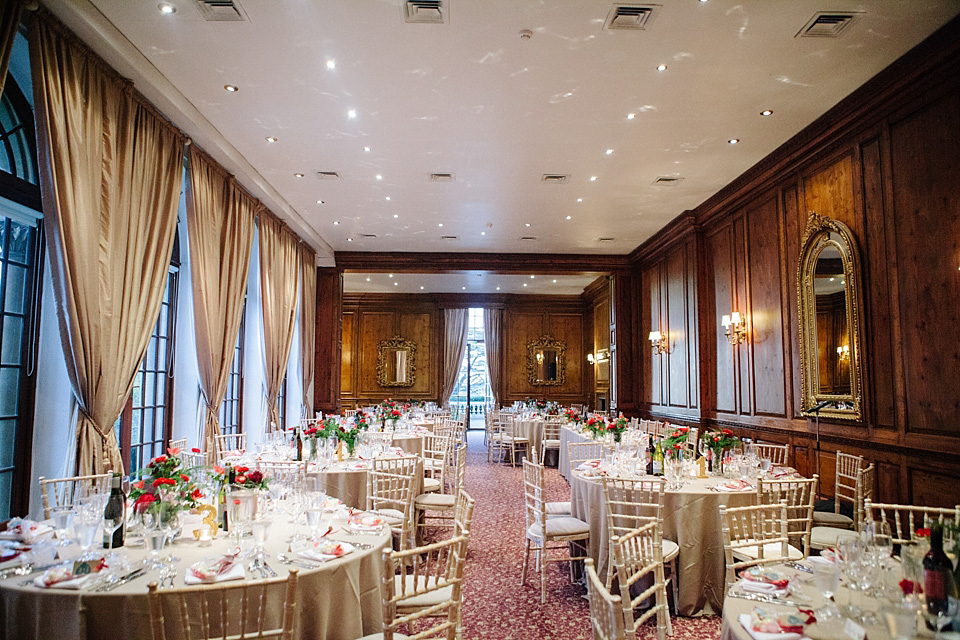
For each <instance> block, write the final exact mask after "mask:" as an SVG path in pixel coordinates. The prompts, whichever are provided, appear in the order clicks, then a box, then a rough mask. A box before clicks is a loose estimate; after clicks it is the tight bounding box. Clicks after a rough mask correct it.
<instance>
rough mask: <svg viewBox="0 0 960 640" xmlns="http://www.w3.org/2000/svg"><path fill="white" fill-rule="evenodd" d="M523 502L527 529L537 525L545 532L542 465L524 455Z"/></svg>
mask: <svg viewBox="0 0 960 640" xmlns="http://www.w3.org/2000/svg"><path fill="white" fill-rule="evenodd" d="M523 504H524V511H525V513H526V521H527V529H530V527H531V525H537V526H538V527H539V530H540V531H544V532H545V531H546V522H547V504H546V503H545V502H544V500H543V467H541V466H540V465H539V464H537V463H536V462H533V461H531V460H529V459H527V458H526V457H524V458H523Z"/></svg>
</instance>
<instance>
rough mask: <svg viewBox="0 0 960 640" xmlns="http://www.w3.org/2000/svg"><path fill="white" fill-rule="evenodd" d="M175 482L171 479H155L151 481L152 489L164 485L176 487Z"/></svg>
mask: <svg viewBox="0 0 960 640" xmlns="http://www.w3.org/2000/svg"><path fill="white" fill-rule="evenodd" d="M176 484H177V481H176V480H174V479H173V478H157V479H156V480H154V481H153V488H154V489H156V488H157V487H162V486H164V485H170V486H176Z"/></svg>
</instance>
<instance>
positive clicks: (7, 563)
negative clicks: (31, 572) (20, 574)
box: [0, 549, 28, 569]
mask: <svg viewBox="0 0 960 640" xmlns="http://www.w3.org/2000/svg"><path fill="white" fill-rule="evenodd" d="M27 550H28V549H27ZM22 562H23V551H21V550H20V549H4V550H3V552H2V553H0V569H8V568H10V567H17V566H20V564H21V563H22Z"/></svg>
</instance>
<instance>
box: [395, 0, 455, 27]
mask: <svg viewBox="0 0 960 640" xmlns="http://www.w3.org/2000/svg"><path fill="white" fill-rule="evenodd" d="M403 21H404V22H410V23H416V24H443V23H444V22H446V21H447V11H446V7H445V6H444V2H443V0H404V2H403Z"/></svg>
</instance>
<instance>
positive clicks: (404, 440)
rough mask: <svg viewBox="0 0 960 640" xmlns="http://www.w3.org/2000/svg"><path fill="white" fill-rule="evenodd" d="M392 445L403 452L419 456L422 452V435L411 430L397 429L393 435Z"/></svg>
mask: <svg viewBox="0 0 960 640" xmlns="http://www.w3.org/2000/svg"><path fill="white" fill-rule="evenodd" d="M393 446H395V447H398V448H399V449H401V450H402V451H403V452H404V453H409V454H410V455H414V456H419V455H421V454H422V453H423V436H421V435H419V434H417V433H415V432H413V431H397V432H396V433H395V434H394V435H393Z"/></svg>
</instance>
